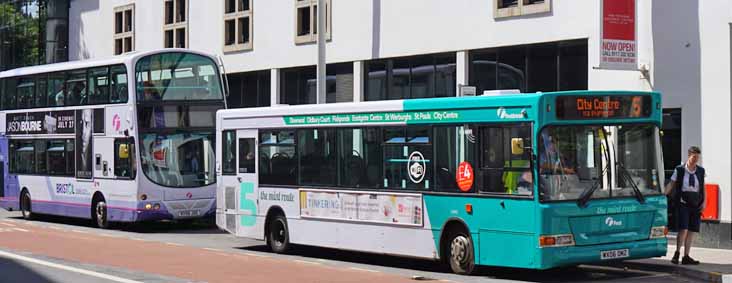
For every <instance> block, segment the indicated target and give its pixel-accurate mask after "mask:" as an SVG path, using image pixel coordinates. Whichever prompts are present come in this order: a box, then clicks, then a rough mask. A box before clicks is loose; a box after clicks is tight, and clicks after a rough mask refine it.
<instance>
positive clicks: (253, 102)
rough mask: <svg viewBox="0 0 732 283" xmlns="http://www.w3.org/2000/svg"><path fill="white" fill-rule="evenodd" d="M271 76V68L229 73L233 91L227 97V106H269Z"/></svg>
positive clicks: (230, 88) (230, 85)
mask: <svg viewBox="0 0 732 283" xmlns="http://www.w3.org/2000/svg"><path fill="white" fill-rule="evenodd" d="M271 76H272V74H271V72H270V70H265V71H254V72H246V73H237V74H228V75H227V77H228V81H229V91H230V92H231V93H230V94H229V96H227V97H226V104H227V106H228V107H229V108H242V107H265V106H269V105H270V95H271V94H270V89H271V85H270V84H271V81H270V77H271Z"/></svg>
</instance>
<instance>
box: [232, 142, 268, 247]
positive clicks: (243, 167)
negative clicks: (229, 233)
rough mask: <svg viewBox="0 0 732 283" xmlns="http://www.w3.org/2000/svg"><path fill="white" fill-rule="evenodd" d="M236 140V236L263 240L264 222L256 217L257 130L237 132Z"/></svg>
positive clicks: (257, 181) (257, 184) (257, 185)
mask: <svg viewBox="0 0 732 283" xmlns="http://www.w3.org/2000/svg"><path fill="white" fill-rule="evenodd" d="M236 138H237V146H236V148H237V155H236V156H237V169H236V182H237V183H238V190H237V200H238V207H237V224H238V225H237V226H238V228H237V231H236V232H237V233H236V234H237V235H239V236H244V237H250V238H256V239H264V232H262V231H264V229H263V227H264V223H263V222H264V221H263V220H261V217H258V213H257V211H258V207H257V204H258V200H257V198H258V195H257V194H258V191H259V190H258V187H259V180H258V175H257V171H258V170H257V169H259V168H258V164H257V162H256V161H257V156H258V155H257V144H258V143H257V130H238V131H237V132H236Z"/></svg>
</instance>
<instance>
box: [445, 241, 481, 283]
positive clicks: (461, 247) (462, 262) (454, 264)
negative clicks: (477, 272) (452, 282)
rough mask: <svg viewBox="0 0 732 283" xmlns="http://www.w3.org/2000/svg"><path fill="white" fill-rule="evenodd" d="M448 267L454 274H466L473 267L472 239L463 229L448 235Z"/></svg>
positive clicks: (471, 270)
mask: <svg viewBox="0 0 732 283" xmlns="http://www.w3.org/2000/svg"><path fill="white" fill-rule="evenodd" d="M449 245H450V247H449V249H450V258H449V259H448V261H449V262H450V269H452V272H455V273H456V274H464V275H468V274H471V273H473V269H475V252H474V249H473V240H471V239H470V237H469V236H468V235H467V234H466V233H465V232H463V231H456V232H453V233H452V235H451V236H450V242H449Z"/></svg>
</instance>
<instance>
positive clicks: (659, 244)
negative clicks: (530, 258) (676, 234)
mask: <svg viewBox="0 0 732 283" xmlns="http://www.w3.org/2000/svg"><path fill="white" fill-rule="evenodd" d="M667 244H668V240H667V239H666V238H658V239H649V240H642V241H635V242H626V243H613V244H604V245H591V246H569V247H547V248H541V249H539V258H540V260H539V269H549V268H554V267H561V266H572V265H577V264H598V263H605V262H612V261H617V260H629V259H641V258H652V257H661V256H665V255H666V249H667ZM625 249H627V250H628V254H627V257H622V258H616V259H602V258H601V256H600V255H601V253H602V252H603V251H615V250H625Z"/></svg>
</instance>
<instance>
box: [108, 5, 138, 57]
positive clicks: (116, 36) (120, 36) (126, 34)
mask: <svg viewBox="0 0 732 283" xmlns="http://www.w3.org/2000/svg"><path fill="white" fill-rule="evenodd" d="M127 11H130V13H131V14H132V17H131V19H130V21H131V23H128V22H127V17H125V13H126V12H127ZM117 13H122V23H121V24H122V27H121V28H120V30H122V32H120V33H117ZM113 15H114V24H113V25H112V35H113V36H112V42H113V53H112V54H114V55H120V54H125V53H130V52H133V51H135V4H134V3H133V4H129V5H124V6H119V7H115V8H114V14H113ZM128 25H129V27H130V30H128V31H125V28H126V27H127V26H128ZM126 39H129V40H130V50H127V51H126V50H125V40H126ZM118 40H120V41H121V42H122V43H121V49H120V52H117V41H118Z"/></svg>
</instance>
